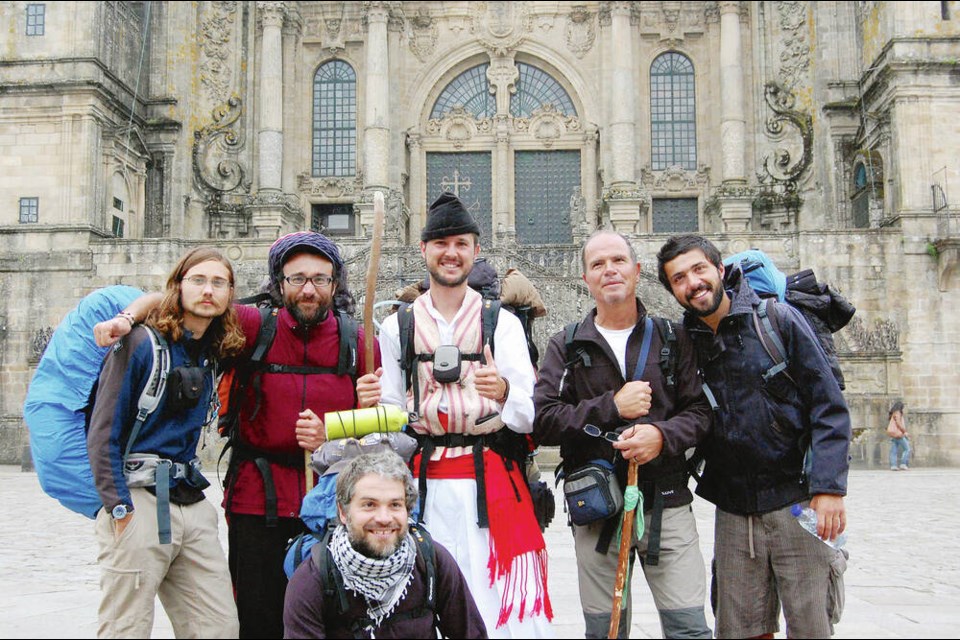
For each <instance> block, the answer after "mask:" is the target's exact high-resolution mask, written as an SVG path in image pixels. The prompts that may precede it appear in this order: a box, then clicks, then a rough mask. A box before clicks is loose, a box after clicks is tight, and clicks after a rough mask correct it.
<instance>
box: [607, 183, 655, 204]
mask: <svg viewBox="0 0 960 640" xmlns="http://www.w3.org/2000/svg"><path fill="white" fill-rule="evenodd" d="M649 197H650V196H649V194H648V193H647V191H646V190H644V189H642V188H641V187H639V186H637V185H635V184H630V185H614V186H611V187H604V188H603V200H604V202H609V201H610V200H642V201H644V202H646V201H647V200H648V199H649Z"/></svg>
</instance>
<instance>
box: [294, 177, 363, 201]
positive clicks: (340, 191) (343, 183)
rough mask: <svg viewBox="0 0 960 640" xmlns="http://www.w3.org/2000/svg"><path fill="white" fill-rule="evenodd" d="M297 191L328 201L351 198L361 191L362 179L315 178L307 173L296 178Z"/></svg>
mask: <svg viewBox="0 0 960 640" xmlns="http://www.w3.org/2000/svg"><path fill="white" fill-rule="evenodd" d="M297 190H298V191H299V192H300V193H301V194H304V195H307V196H321V197H323V198H330V199H335V198H345V197H352V196H354V195H356V194H358V193H360V192H361V191H362V190H363V177H362V176H360V175H357V176H356V177H353V178H334V177H326V178H315V177H313V176H311V175H310V174H308V173H301V174H300V175H298V176H297Z"/></svg>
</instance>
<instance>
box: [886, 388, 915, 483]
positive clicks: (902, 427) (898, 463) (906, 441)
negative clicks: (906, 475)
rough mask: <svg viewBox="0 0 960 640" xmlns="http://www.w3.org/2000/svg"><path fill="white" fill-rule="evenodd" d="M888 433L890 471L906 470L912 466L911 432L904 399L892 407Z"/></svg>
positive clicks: (888, 421)
mask: <svg viewBox="0 0 960 640" xmlns="http://www.w3.org/2000/svg"><path fill="white" fill-rule="evenodd" d="M887 435H888V436H890V471H906V470H908V469H909V468H910V434H908V433H907V423H906V421H905V420H904V418H903V401H902V400H897V401H896V402H894V403H893V406H892V407H890V414H889V416H888V420H887Z"/></svg>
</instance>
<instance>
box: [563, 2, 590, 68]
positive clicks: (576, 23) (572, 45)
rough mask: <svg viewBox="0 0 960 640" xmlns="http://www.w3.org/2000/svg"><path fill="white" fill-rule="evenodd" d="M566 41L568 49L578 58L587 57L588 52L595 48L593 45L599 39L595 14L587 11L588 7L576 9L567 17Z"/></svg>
mask: <svg viewBox="0 0 960 640" xmlns="http://www.w3.org/2000/svg"><path fill="white" fill-rule="evenodd" d="M564 39H565V40H566V44H567V49H569V50H570V52H571V53H572V54H573V55H575V56H577V57H578V58H582V57H583V56H585V55H587V52H588V51H590V49H591V48H593V43H594V41H595V40H596V39H597V27H596V24H595V22H594V19H593V14H592V13H590V12H589V11H587V8H586V7H583V6H581V7H574V8H573V11H571V12H570V13H569V14H568V15H567V24H566V28H565V29H564Z"/></svg>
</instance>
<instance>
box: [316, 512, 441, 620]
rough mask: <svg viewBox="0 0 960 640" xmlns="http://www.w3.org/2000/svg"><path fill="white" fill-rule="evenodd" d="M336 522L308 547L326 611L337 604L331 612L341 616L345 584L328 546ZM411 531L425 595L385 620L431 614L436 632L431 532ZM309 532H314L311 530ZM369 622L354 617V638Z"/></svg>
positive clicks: (345, 605) (418, 528)
mask: <svg viewBox="0 0 960 640" xmlns="http://www.w3.org/2000/svg"><path fill="white" fill-rule="evenodd" d="M338 524H339V523H334V522H330V523H328V524H327V528H326V531H325V532H324V534H323V537H322V538H320V541H319V542H318V543H317V544H314V545H313V546H312V547H310V557H311V559H312V561H313V562H314V564H316V566H317V569H318V571H319V572H320V580H321V584H322V585H323V602H324V609H325V611H331V609H329V608H328V607H330V606H331V604H332V603H336V607H335V608H334V609H333V610H332V611H334V612H335V613H336V615H337V616H339V617H341V618H342V617H343V616H345V615H346V614H347V612H348V611H349V609H350V604H349V602H348V600H347V590H346V587H344V584H343V574H342V573H340V569H338V568H337V564H336V563H335V562H334V561H333V555H332V554H331V553H330V548H329V545H330V537H331V536H332V535H333V530H334V529H335V528H336V527H337V526H338ZM410 533H411V534H412V535H413V539H414V541H415V542H416V544H417V561H416V567H415V570H417V571H420V572H421V573H422V574H423V576H424V583H425V584H426V587H427V596H426V598H425V599H424V600H423V601H421V602H420V606H418V607H417V608H415V609H413V610H411V611H408V612H405V613H399V614H398V613H394V614H392V615H390V617H389V618H388V619H389V620H390V621H391V622H394V621H397V620H407V619H417V618H422V617H424V616H426V615H430V616H431V617H432V618H433V629H434V634H435V635H436V631H437V629H438V627H439V625H438V618H437V551H436V549H435V548H434V545H433V538H431V537H430V534H429V533H428V532H427V530H426V529H425V528H424V527H423V526H421V525H416V524H411V525H410ZM308 535H315V534H313V533H310V534H308ZM372 624H373V621H372V620H370V619H369V618H368V617H367V616H363V617H362V618H359V619H355V620H353V621H352V625H351V626H352V628H353V632H354V637H355V638H364V637H366V636H365V635H364V633H363V632H364V630H365V629H368V628H369V627H371V625H372Z"/></svg>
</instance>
